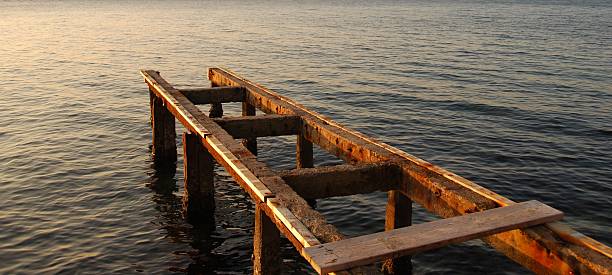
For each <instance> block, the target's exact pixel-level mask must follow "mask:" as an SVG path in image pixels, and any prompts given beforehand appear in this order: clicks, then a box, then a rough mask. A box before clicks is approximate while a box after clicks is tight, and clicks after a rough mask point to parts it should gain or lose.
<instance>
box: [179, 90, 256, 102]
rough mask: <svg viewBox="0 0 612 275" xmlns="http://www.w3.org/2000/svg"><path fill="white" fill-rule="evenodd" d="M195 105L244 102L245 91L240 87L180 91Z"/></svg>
mask: <svg viewBox="0 0 612 275" xmlns="http://www.w3.org/2000/svg"><path fill="white" fill-rule="evenodd" d="M179 91H180V92H181V93H182V94H184V95H185V96H186V97H187V98H188V99H189V100H190V101H191V102H192V103H193V104H196V105H198V104H211V103H227V102H242V101H244V94H245V93H244V89H242V88H240V87H211V88H197V89H180V90H179Z"/></svg>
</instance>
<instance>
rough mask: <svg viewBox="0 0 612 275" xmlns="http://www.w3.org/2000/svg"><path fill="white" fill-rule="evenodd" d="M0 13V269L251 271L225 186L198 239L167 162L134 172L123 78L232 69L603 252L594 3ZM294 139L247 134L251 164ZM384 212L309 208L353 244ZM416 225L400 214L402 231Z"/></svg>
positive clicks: (607, 93) (608, 191) (5, 8)
mask: <svg viewBox="0 0 612 275" xmlns="http://www.w3.org/2000/svg"><path fill="white" fill-rule="evenodd" d="M0 12H1V14H2V16H1V17H0V30H1V31H0V42H1V43H0V79H1V80H2V85H1V86H0V91H1V92H2V95H3V96H4V97H3V100H1V101H0V149H1V150H0V273H2V274H15V273H41V272H42V273H55V272H65V273H75V272H82V273H97V272H100V273H111V272H118V273H138V272H143V273H174V272H176V273H182V272H192V273H204V274H212V273H217V274H243V273H250V272H251V262H250V261H251V246H252V244H251V242H252V239H251V235H252V223H253V222H252V220H253V206H252V205H251V203H250V201H249V200H248V198H247V196H246V195H245V194H244V193H243V192H242V191H241V189H240V188H239V187H237V186H236V185H235V184H234V183H233V182H232V181H231V179H230V177H229V176H228V174H227V173H225V172H224V171H222V170H221V169H218V170H217V175H216V177H217V184H216V188H217V194H216V197H217V211H216V213H215V215H216V227H215V228H214V230H212V231H207V230H204V229H197V228H193V227H192V226H190V225H189V224H188V223H186V222H185V221H184V220H183V218H182V216H181V212H180V208H181V204H180V201H181V196H182V187H181V186H180V185H181V184H180V183H181V182H182V180H183V176H182V173H183V172H182V164H181V163H180V162H179V163H178V168H177V171H176V174H171V175H168V174H159V173H156V172H155V170H154V169H153V168H152V165H151V158H150V151H149V146H150V144H151V134H150V132H151V131H150V128H149V125H148V121H149V118H148V114H149V113H148V112H149V110H148V108H149V107H148V104H149V99H148V93H147V89H146V86H145V84H144V83H143V81H142V78H141V77H140V75H139V74H138V69H140V68H151V69H156V70H159V71H161V72H162V75H163V76H164V77H166V78H167V79H168V80H169V81H170V82H172V83H174V84H176V85H177V86H180V87H198V86H204V87H205V86H208V85H209V83H208V81H207V79H206V77H205V75H204V74H205V70H206V68H207V67H212V66H224V67H227V68H230V69H233V70H234V71H237V72H238V73H240V74H242V75H244V76H245V77H248V78H249V79H251V80H254V81H257V82H260V83H263V84H265V85H266V86H268V87H270V88H272V89H274V90H275V91H277V92H280V93H281V94H283V95H286V96H289V97H291V98H293V99H296V100H298V101H300V102H302V103H303V104H304V105H306V106H307V107H309V108H312V109H314V110H317V111H319V112H321V113H323V114H325V115H327V116H329V117H331V118H333V119H335V120H337V121H340V122H341V123H343V124H345V125H347V126H350V127H352V128H354V129H358V130H359V131H362V132H364V133H366V134H368V135H371V136H374V137H376V138H378V139H379V140H381V141H384V142H387V143H389V144H391V145H394V146H397V147H398V148H401V149H402V150H405V151H407V152H409V153H411V154H414V155H417V156H419V157H421V158H424V159H426V160H428V161H431V162H433V163H434V164H437V165H440V166H442V167H445V168H447V169H450V170H451V171H454V172H456V173H458V174H460V175H462V176H464V177H467V178H469V179H471V180H474V181H475V182H477V183H479V184H481V185H483V186H486V187H488V188H490V189H492V190H494V191H496V192H498V193H500V194H502V195H505V196H507V197H509V198H511V199H514V200H518V201H523V200H530V199H536V200H540V201H542V202H545V203H547V204H549V205H551V206H553V207H555V208H558V209H560V210H562V211H564V212H565V213H566V215H567V216H566V218H565V221H566V222H567V223H569V224H571V225H572V226H573V227H574V228H576V229H578V230H579V231H581V232H583V233H585V234H587V235H589V236H592V237H594V238H596V239H598V240H600V241H603V242H604V243H607V244H608V245H610V244H611V243H612V235H611V234H610V228H611V226H612V220H611V219H612V216H611V215H610V211H609V209H611V205H612V181H611V180H610V179H612V146H611V145H612V80H611V78H610V76H611V75H612V4H610V2H609V1H450V0H449V1H401V2H397V1H378V0H375V1H365V2H361V1H339V2H338V1H335V2H314V1H297V2H289V1H2V2H0ZM228 110H229V111H228V112H229V113H230V114H231V113H232V112H233V113H234V114H236V112H237V110H238V107H237V106H234V107H232V106H228ZM178 131H179V133H180V132H182V131H183V130H182V129H181V128H179V129H178ZM279 141H281V142H279ZM177 142H180V141H177ZM293 142H294V139H292V138H267V139H262V141H261V142H260V153H261V159H262V160H264V161H265V162H267V163H268V164H269V165H270V166H272V167H274V168H291V167H293V165H294V153H293V150H294V149H293ZM179 148H180V147H179ZM180 154H181V152H179V159H181V156H180ZM336 162H337V160H334V158H332V157H329V156H327V155H325V154H323V153H322V152H318V153H317V155H316V163H317V165H321V164H331V163H336ZM384 205H385V194H384V193H376V194H370V195H359V196H351V197H343V198H331V199H325V200H320V201H318V205H317V209H318V210H320V211H321V212H323V213H324V214H325V215H326V217H328V219H329V221H330V222H332V223H333V224H335V225H337V226H338V227H339V228H340V229H341V231H343V232H345V233H346V234H349V235H358V234H364V233H371V232H376V231H380V230H382V229H383V225H384V220H383V219H384V218H383V213H384ZM432 218H433V217H431V216H429V215H428V214H426V213H425V211H423V210H422V209H417V213H416V214H415V222H417V223H418V222H423V221H427V220H431V219H432ZM283 258H284V271H285V272H286V273H294V274H301V273H307V272H312V271H311V270H310V269H309V267H308V265H307V264H305V263H304V261H303V260H301V258H300V257H299V256H298V255H297V253H296V252H295V251H294V250H293V248H292V247H291V245H290V244H289V243H288V242H285V244H284V252H283ZM414 262H415V272H416V273H417V274H425V273H452V274H459V273H462V272H463V273H465V274H474V273H487V274H490V273H499V274H502V273H503V274H522V273H524V272H525V270H524V269H522V267H520V266H518V265H516V264H514V263H512V262H511V261H509V260H507V259H506V258H505V257H503V256H500V255H499V254H497V253H496V252H494V251H493V250H491V249H489V248H486V247H485V246H482V245H481V243H480V242H479V241H473V242H468V243H466V244H462V245H454V246H450V247H447V248H444V249H440V250H436V251H432V252H427V253H423V254H421V255H418V256H417V257H415V259H414Z"/></svg>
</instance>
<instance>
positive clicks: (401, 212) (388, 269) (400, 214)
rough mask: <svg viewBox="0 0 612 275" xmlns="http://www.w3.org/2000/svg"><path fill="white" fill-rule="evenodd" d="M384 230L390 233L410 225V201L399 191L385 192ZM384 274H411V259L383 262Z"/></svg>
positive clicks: (407, 257) (404, 258)
mask: <svg viewBox="0 0 612 275" xmlns="http://www.w3.org/2000/svg"><path fill="white" fill-rule="evenodd" d="M387 193H388V194H387V197H388V198H387V207H386V214H385V230H386V231H390V230H393V229H397V228H402V227H406V226H410V225H412V201H411V200H410V198H408V197H406V196H405V195H404V194H402V193H401V192H399V191H396V190H391V191H389V192H387ZM383 270H384V271H385V273H386V274H412V259H411V257H410V256H403V257H399V258H395V259H386V260H385V261H384V262H383Z"/></svg>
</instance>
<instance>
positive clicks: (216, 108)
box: [208, 83, 223, 118]
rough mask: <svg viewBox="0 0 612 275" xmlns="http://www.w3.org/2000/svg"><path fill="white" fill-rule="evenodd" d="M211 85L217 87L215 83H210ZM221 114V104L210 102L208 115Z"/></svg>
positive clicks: (218, 115)
mask: <svg viewBox="0 0 612 275" xmlns="http://www.w3.org/2000/svg"><path fill="white" fill-rule="evenodd" d="M210 86H211V87H217V85H216V84H214V83H213V84H211V85H210ZM222 116H223V105H222V104H221V103H211V104H210V110H208V117H211V118H214V117H222Z"/></svg>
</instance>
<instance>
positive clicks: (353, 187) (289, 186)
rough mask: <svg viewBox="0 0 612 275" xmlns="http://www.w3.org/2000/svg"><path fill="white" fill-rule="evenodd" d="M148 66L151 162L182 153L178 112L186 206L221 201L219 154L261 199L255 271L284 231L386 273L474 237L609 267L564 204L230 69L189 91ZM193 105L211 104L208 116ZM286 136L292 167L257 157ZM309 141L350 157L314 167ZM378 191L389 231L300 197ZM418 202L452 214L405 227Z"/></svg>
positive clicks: (541, 257)
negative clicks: (481, 178) (509, 194)
mask: <svg viewBox="0 0 612 275" xmlns="http://www.w3.org/2000/svg"><path fill="white" fill-rule="evenodd" d="M141 74H142V75H143V76H144V79H145V82H146V83H147V84H148V86H149V91H150V95H151V116H152V117H151V121H152V128H153V154H154V159H155V162H156V163H158V164H159V165H163V164H164V163H174V162H175V161H176V144H175V138H176V133H175V118H176V119H177V120H178V121H180V122H181V123H182V124H183V126H184V127H185V128H186V129H187V131H188V132H187V133H185V134H184V136H183V146H184V163H185V192H186V194H185V197H184V200H185V201H184V205H185V208H186V209H187V213H188V215H189V216H191V217H197V216H199V215H210V213H211V212H212V211H214V199H213V193H214V187H213V169H212V167H213V164H214V163H215V162H217V163H219V164H220V165H222V166H223V167H224V168H225V169H226V170H227V171H228V172H229V173H230V174H231V175H232V177H233V178H234V180H236V182H237V183H239V184H240V185H241V186H242V187H243V189H244V190H246V192H248V193H249V195H250V197H251V198H252V200H253V202H254V203H255V236H254V255H255V257H254V273H256V274H278V273H279V271H280V265H281V264H280V263H281V261H280V255H279V241H280V239H279V238H280V234H281V233H282V234H283V235H284V236H286V237H287V238H288V239H289V240H290V241H291V243H292V244H293V245H294V246H295V248H296V249H297V251H298V252H299V253H300V254H301V255H302V256H303V257H304V258H305V259H306V260H308V261H309V262H310V263H311V265H312V266H313V268H315V270H316V271H317V272H319V273H328V272H331V273H333V272H335V273H347V274H349V273H361V274H364V273H367V274H369V273H376V272H379V270H378V269H375V268H373V267H372V266H369V267H368V266H364V265H367V264H371V263H374V262H381V261H384V264H383V269H385V272H387V273H393V272H395V273H398V274H399V273H402V272H403V271H405V269H404V270H402V268H408V269H409V268H410V266H409V265H410V263H409V262H410V259H409V255H412V254H414V253H418V252H422V251H426V250H429V249H433V248H437V247H441V246H444V245H447V244H450V243H457V242H462V241H466V240H469V239H474V238H482V240H483V241H485V242H486V243H488V244H489V245H491V246H492V247H494V248H495V249H497V250H498V251H500V252H501V253H503V254H505V255H506V256H508V257H509V258H511V259H513V260H514V261H516V262H517V263H519V264H521V265H523V266H525V267H526V268H528V269H530V270H532V271H534V272H536V273H542V274H553V273H554V274H610V273H611V265H612V261H611V258H612V252H611V249H610V247H608V246H606V245H604V244H602V243H599V242H597V241H595V240H593V239H591V238H588V237H586V236H584V235H582V234H580V233H578V232H576V231H574V230H572V229H571V228H569V227H568V226H566V225H564V224H563V223H561V222H558V221H556V220H558V219H560V218H561V216H562V213H561V212H559V211H557V210H555V209H552V208H550V207H548V206H546V205H543V204H541V203H538V202H533V201H530V202H525V203H515V202H513V201H511V200H509V199H507V198H505V197H503V196H500V195H498V194H496V193H494V192H492V191H490V190H488V189H486V188H484V187H482V186H479V185H477V184H475V183H473V182H471V181H468V180H467V179H464V178H462V177H460V176H458V175H456V174H454V173H452V172H449V171H447V170H444V169H442V168H440V167H437V166H435V165H432V164H430V163H428V162H426V161H423V160H421V159H418V158H416V157H414V156H412V155H410V154H407V153H405V152H403V151H401V150H398V149H396V148H394V147H391V146H389V145H387V144H384V143H380V142H378V141H375V140H373V139H371V138H369V137H367V136H364V135H362V134H360V133H358V132H355V131H353V130H350V129H347V128H345V127H343V126H341V125H339V124H338V123H336V122H334V121H332V120H331V119H329V118H327V117H324V116H322V115H320V114H318V113H315V112H313V111H310V110H308V109H306V108H305V107H303V106H302V105H300V104H298V103H297V102H294V101H292V100H291V99H288V98H286V97H283V96H281V95H279V94H277V93H274V92H273V91H271V90H269V89H267V88H264V87H263V86H261V85H258V84H256V83H253V82H251V81H248V80H246V79H244V78H242V77H240V76H238V75H236V74H235V73H233V72H230V71H228V70H225V69H220V68H211V69H209V71H208V78H209V79H210V81H211V83H212V88H201V89H186V90H178V89H176V88H174V87H173V86H172V85H170V84H169V83H168V82H167V81H166V80H164V79H163V78H162V77H161V76H160V74H159V72H156V71H151V70H143V71H141ZM228 102H242V115H243V116H242V117H234V118H222V115H223V108H222V104H223V103H228ZM198 104H210V105H211V110H210V115H209V116H207V115H205V114H204V113H203V112H202V111H201V110H200V109H198V108H197V107H196V105H198ZM256 110H260V111H262V112H264V113H265V114H266V115H260V116H257V115H256ZM280 135H296V136H297V148H296V151H297V165H296V167H297V169H294V170H290V171H281V172H275V171H272V170H271V169H270V168H268V167H267V166H266V165H265V164H263V163H262V162H259V161H258V160H257V158H256V154H257V140H256V139H257V137H263V136H280ZM236 139H243V140H242V142H240V141H239V140H236ZM313 143H314V144H316V145H318V146H320V147H321V148H323V149H324V150H326V151H328V152H329V153H331V154H333V155H335V156H337V157H339V158H341V159H343V160H345V161H346V164H344V165H338V166H331V167H314V160H313ZM381 179H384V180H381ZM377 190H378V191H387V192H388V203H387V208H386V209H387V214H386V222H385V228H386V230H387V231H385V232H381V233H376V234H371V235H365V236H360V237H356V238H350V239H347V238H346V237H345V236H344V235H342V234H341V233H340V232H339V231H338V230H337V229H336V228H335V227H334V226H332V225H330V224H328V223H327V222H326V220H325V218H324V217H323V216H322V215H321V214H320V213H318V212H317V211H315V210H313V209H312V208H311V207H310V206H309V204H308V203H307V202H306V200H305V199H316V198H325V197H332V196H345V195H353V194H360V193H368V192H373V191H377ZM413 201H414V202H416V203H419V204H421V205H422V206H423V207H424V208H425V209H427V210H428V211H430V212H432V213H434V214H437V215H438V216H440V217H442V218H445V219H441V220H438V221H435V222H431V223H426V224H419V225H414V226H410V225H411V211H412V202H413ZM502 216H503V217H504V218H503V219H500V218H499V217H502ZM451 217H452V218H451ZM474 224H478V226H473V225H474ZM428 232H429V234H428ZM431 232H436V233H435V234H431ZM414 240H418V241H414ZM348 250H353V251H355V250H358V252H359V253H357V254H351V251H348ZM359 266H362V267H359Z"/></svg>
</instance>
